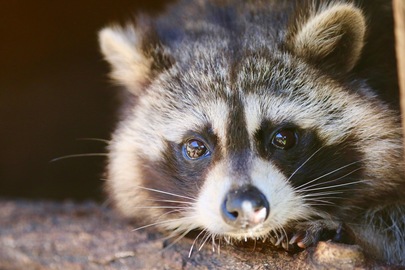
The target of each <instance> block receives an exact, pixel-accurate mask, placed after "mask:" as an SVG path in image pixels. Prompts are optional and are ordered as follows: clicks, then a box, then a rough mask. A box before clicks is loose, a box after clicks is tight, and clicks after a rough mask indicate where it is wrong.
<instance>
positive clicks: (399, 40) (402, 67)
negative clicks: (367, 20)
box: [393, 0, 405, 134]
mask: <svg viewBox="0 0 405 270" xmlns="http://www.w3.org/2000/svg"><path fill="white" fill-rule="evenodd" d="M393 6H394V18H395V38H396V52H397V65H398V80H399V87H400V91H401V111H402V127H403V129H404V134H405V0H393Z"/></svg>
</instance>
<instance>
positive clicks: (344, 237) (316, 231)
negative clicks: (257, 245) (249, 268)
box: [276, 221, 353, 251]
mask: <svg viewBox="0 0 405 270" xmlns="http://www.w3.org/2000/svg"><path fill="white" fill-rule="evenodd" d="M292 231H293V232H294V233H292V234H291V235H292V236H291V237H290V239H289V241H288V244H287V243H285V242H286V239H285V238H286V237H284V236H283V237H280V238H282V239H281V245H280V243H278V244H279V245H276V246H278V247H282V248H284V249H286V250H288V251H289V250H294V249H295V248H296V247H298V248H301V249H304V248H307V247H309V246H311V245H315V244H317V243H318V242H319V241H333V242H343V243H347V244H351V243H353V237H352V236H353V235H352V234H351V233H350V232H349V230H347V228H346V227H345V226H344V225H343V224H342V223H331V222H329V223H328V222H323V221H314V222H305V223H300V224H298V225H297V226H296V227H295V228H294V229H293V230H292ZM279 242H280V241H279ZM276 244H277V243H276Z"/></svg>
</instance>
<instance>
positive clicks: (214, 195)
mask: <svg viewBox="0 0 405 270" xmlns="http://www.w3.org/2000/svg"><path fill="white" fill-rule="evenodd" d="M367 10H369V9H368V8H363V7H362V6H357V5H356V4H355V3H354V2H352V1H320V3H317V1H296V2H292V1H291V2H290V1H281V0H280V1H277V0H268V1H260V0H257V1H239V0H234V1H231V0H223V1H214V0H213V1H181V2H180V3H179V4H178V5H176V6H174V7H172V8H170V9H169V10H168V11H167V12H166V14H165V15H163V16H160V17H158V18H154V19H151V18H148V17H145V16H140V17H139V18H138V20H137V21H136V22H134V23H133V24H128V25H127V26H125V27H120V26H112V27H110V28H106V29H104V30H102V31H101V32H100V43H101V48H102V52H103V53H104V55H105V58H106V60H107V61H108V62H110V64H111V65H112V77H113V78H114V79H115V80H117V82H118V83H119V84H121V85H123V86H125V88H127V89H128V90H129V91H130V92H131V93H132V96H131V98H132V99H133V101H132V102H131V104H134V105H130V106H127V107H126V110H125V116H124V117H123V119H122V121H121V122H120V123H119V125H118V128H117V130H116V132H115V133H114V135H113V139H112V141H111V144H110V147H109V150H110V155H109V157H110V158H109V164H108V168H107V174H108V181H107V190H108V192H109V195H110V197H111V198H112V199H113V201H114V202H115V204H116V206H117V207H118V209H120V210H121V212H122V213H124V214H125V215H127V216H129V217H135V218H139V219H144V218H146V219H148V220H149V221H150V222H157V225H159V227H161V228H164V229H167V230H173V231H174V234H175V235H182V234H183V233H186V232H189V231H191V230H194V229H197V230H203V232H205V233H206V235H212V237H213V239H214V238H215V237H225V239H244V238H254V239H257V238H263V239H266V238H269V237H274V235H275V236H276V237H277V238H278V239H279V240H280V241H279V242H281V241H284V242H285V241H287V240H286V239H284V238H283V237H282V236H281V235H283V234H287V236H292V240H291V241H292V242H291V241H290V242H291V243H290V244H298V245H299V246H307V245H309V244H313V243H315V242H316V241H318V240H319V238H318V236H319V235H320V233H321V231H320V230H316V229H315V228H319V227H320V228H321V229H323V230H338V229H339V228H338V227H339V226H340V224H344V225H345V226H346V227H347V228H349V230H350V231H351V232H353V233H354V235H355V241H356V242H357V243H358V244H360V245H361V246H363V247H364V248H365V250H366V251H367V252H368V254H370V255H371V256H374V257H376V258H379V259H385V260H387V261H389V262H390V263H393V264H403V265H405V255H404V254H405V243H404V237H403V236H404V233H405V224H404V218H403V217H402V216H403V214H404V209H405V202H404V197H405V196H404V192H405V189H404V188H405V180H404V177H403V167H404V166H403V155H402V134H401V131H400V126H399V120H398V113H397V112H396V111H395V110H394V109H393V108H395V106H391V105H390V104H389V103H388V102H387V101H386V100H384V101H383V100H382V99H381V98H380V97H379V95H378V94H379V93H380V92H382V91H384V89H383V88H382V87H380V88H378V87H373V86H374V85H380V86H383V85H388V84H389V82H387V83H385V82H384V76H383V75H384V74H383V73H381V76H380V78H378V80H379V81H378V83H374V81H373V80H374V77H373V76H372V75H373V72H375V69H373V68H374V67H369V66H367V65H365V64H364V63H365V62H364V61H365V60H363V58H364V57H372V56H370V55H362V52H369V51H372V50H371V49H370V48H369V47H367V46H371V45H372V41H370V40H367V37H369V36H372V35H371V34H370V31H372V29H371V30H370V29H368V28H367V24H368V23H369V21H370V20H371V19H372V18H373V17H372V15H369V14H367V13H366V12H365V11H367ZM364 54H365V53H364ZM376 68H377V67H376ZM392 68H395V67H392ZM369 70H372V71H369ZM389 79H391V78H389V77H388V75H387V79H386V80H387V81H388V80H389ZM384 83H385V84H384ZM280 129H288V130H293V131H294V134H295V135H296V136H297V141H296V142H295V143H294V146H293V147H292V148H291V149H289V150H280V149H277V148H274V147H273V146H272V145H271V138H273V137H272V136H274V134H275V132H277V131H278V130H280ZM190 138H191V139H195V138H197V139H199V140H200V141H203V142H204V143H205V147H206V148H207V149H208V150H207V151H208V152H207V153H209V155H207V156H206V157H203V158H201V159H198V160H190V159H187V158H186V156H185V152H184V145H185V143H186V142H187V141H188V140H189V139H190ZM245 186H254V187H256V188H257V189H258V190H259V191H260V192H261V193H263V195H264V196H265V198H266V199H267V201H268V203H269V205H270V207H269V212H268V217H267V218H266V219H265V220H264V221H263V222H260V224H257V225H255V226H250V225H249V226H247V227H246V226H245V227H238V226H234V225H232V224H229V223H227V222H225V221H224V218H223V216H221V213H220V212H221V207H220V206H221V204H222V202H223V201H224V198H226V196H227V194H228V193H229V192H230V191H231V190H238V189H240V188H242V187H245ZM145 208H146V210H145ZM305 232H311V233H308V234H307V235H308V236H306V237H303V236H302V235H303V233H305ZM204 237H207V238H204V239H208V237H209V236H204ZM293 240H295V242H294V241H293ZM321 240H322V239H321ZM287 246H288V245H287Z"/></svg>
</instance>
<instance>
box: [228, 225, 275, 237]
mask: <svg viewBox="0 0 405 270" xmlns="http://www.w3.org/2000/svg"><path fill="white" fill-rule="evenodd" d="M269 234H270V231H269V230H265V229H263V228H261V229H248V230H243V231H237V232H228V233H225V234H224V236H225V237H231V238H233V239H236V240H246V239H250V238H251V239H258V238H265V237H267V236H268V235H269Z"/></svg>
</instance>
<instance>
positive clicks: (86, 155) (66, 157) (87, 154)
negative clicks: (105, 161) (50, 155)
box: [49, 153, 108, 162]
mask: <svg viewBox="0 0 405 270" xmlns="http://www.w3.org/2000/svg"><path fill="white" fill-rule="evenodd" d="M107 156H108V153H86V154H75V155H67V156H63V157H58V158H54V159H52V160H50V161H49V162H55V161H59V160H63V159H68V158H78V157H107Z"/></svg>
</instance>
